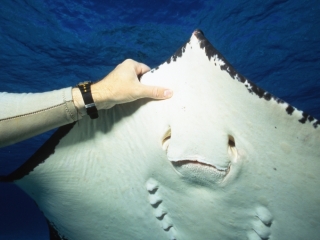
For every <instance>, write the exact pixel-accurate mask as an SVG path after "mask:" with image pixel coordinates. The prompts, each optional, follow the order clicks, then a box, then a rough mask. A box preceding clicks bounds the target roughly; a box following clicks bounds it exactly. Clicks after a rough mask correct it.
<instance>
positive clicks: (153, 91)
mask: <svg viewBox="0 0 320 240" xmlns="http://www.w3.org/2000/svg"><path fill="white" fill-rule="evenodd" d="M172 95H173V92H172V90H170V89H167V88H162V87H156V86H147V85H143V84H141V95H140V96H139V98H144V97H146V98H153V99H168V98H171V97H172Z"/></svg>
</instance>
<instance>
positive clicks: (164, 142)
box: [162, 127, 171, 151]
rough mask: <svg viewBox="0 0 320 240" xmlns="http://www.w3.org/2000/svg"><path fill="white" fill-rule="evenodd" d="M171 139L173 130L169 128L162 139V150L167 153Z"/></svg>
mask: <svg viewBox="0 0 320 240" xmlns="http://www.w3.org/2000/svg"><path fill="white" fill-rule="evenodd" d="M170 139H171V128H170V127H169V128H168V130H167V131H166V133H165V134H164V135H163V138H162V149H163V150H164V151H167V149H168V147H169V142H170Z"/></svg>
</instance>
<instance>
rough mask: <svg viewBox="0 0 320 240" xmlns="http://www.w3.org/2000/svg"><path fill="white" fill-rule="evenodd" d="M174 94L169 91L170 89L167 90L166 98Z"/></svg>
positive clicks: (165, 92)
mask: <svg viewBox="0 0 320 240" xmlns="http://www.w3.org/2000/svg"><path fill="white" fill-rule="evenodd" d="M172 94H173V92H172V91H171V90H169V89H167V90H165V91H164V96H165V97H171V96H172Z"/></svg>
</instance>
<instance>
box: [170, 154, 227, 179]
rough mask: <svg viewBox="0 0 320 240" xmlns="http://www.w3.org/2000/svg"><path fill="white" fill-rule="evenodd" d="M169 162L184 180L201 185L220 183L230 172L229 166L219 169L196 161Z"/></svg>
mask: <svg viewBox="0 0 320 240" xmlns="http://www.w3.org/2000/svg"><path fill="white" fill-rule="evenodd" d="M170 162H171V163H172V165H173V167H174V168H175V170H176V171H177V172H178V173H179V174H180V175H182V176H183V177H184V178H185V179H186V180H188V181H190V182H194V183H197V184H201V185H207V184H214V183H220V182H222V181H223V179H224V178H225V177H226V176H227V175H228V173H229V171H230V166H228V167H227V168H225V169H221V168H218V167H216V166H214V165H211V164H208V163H203V162H200V161H197V160H179V161H170Z"/></svg>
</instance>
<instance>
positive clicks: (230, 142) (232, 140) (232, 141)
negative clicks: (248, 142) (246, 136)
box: [228, 135, 236, 147]
mask: <svg viewBox="0 0 320 240" xmlns="http://www.w3.org/2000/svg"><path fill="white" fill-rule="evenodd" d="M228 145H229V147H235V146H236V142H235V140H234V137H233V136H231V135H228Z"/></svg>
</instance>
